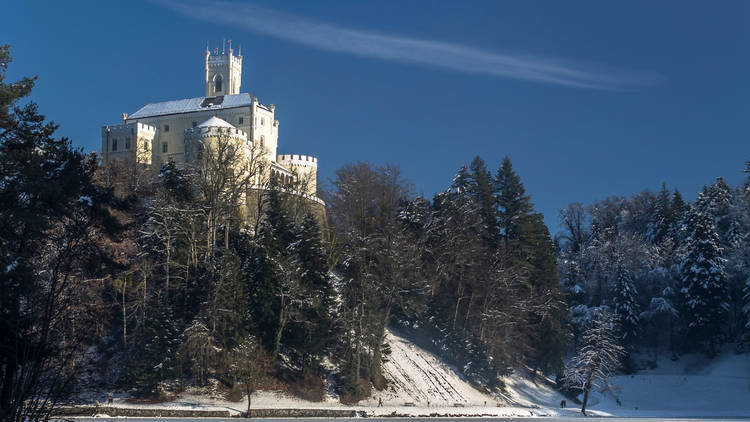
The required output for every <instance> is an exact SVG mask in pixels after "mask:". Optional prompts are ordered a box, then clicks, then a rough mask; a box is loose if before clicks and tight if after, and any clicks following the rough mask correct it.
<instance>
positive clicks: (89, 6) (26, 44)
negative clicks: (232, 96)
mask: <svg viewBox="0 0 750 422" xmlns="http://www.w3.org/2000/svg"><path fill="white" fill-rule="evenodd" d="M3 9H4V12H5V14H6V16H8V17H9V18H10V19H6V20H5V21H4V22H3V26H2V28H0V42H3V43H9V44H11V52H12V54H13V57H14V62H13V63H12V64H11V67H10V69H9V72H8V73H9V76H10V79H11V80H13V79H17V78H19V77H20V76H22V75H32V74H36V75H39V82H38V84H37V87H36V88H35V91H34V94H33V97H32V98H33V99H34V100H35V101H37V102H38V103H39V105H40V108H41V111H42V112H43V113H44V114H46V115H47V116H49V117H50V118H52V119H54V120H55V121H57V122H58V123H59V124H60V125H61V128H60V132H59V133H60V134H61V135H65V136H69V137H70V138H72V140H73V142H74V144H75V145H77V146H80V147H82V148H84V149H85V150H87V151H88V150H97V149H98V148H99V142H100V140H99V130H100V126H102V125H104V124H111V123H117V122H118V121H119V119H120V114H121V113H123V112H126V113H133V112H135V111H136V110H137V109H138V108H140V107H141V106H142V105H144V104H146V103H149V102H155V101H165V100H171V99H179V98H189V97H196V96H201V95H203V92H204V81H203V51H204V49H205V43H206V41H207V40H209V41H210V42H211V46H212V47H214V46H216V45H218V44H220V43H221V40H222V38H230V37H231V38H232V39H233V40H234V45H235V46H236V45H237V44H240V45H242V53H243V56H244V72H243V81H242V91H243V92H250V93H252V94H253V95H255V96H257V97H259V98H260V100H261V101H262V102H263V103H265V104H271V103H272V104H275V105H276V106H277V108H276V115H277V118H278V119H279V120H280V122H281V125H280V139H279V143H280V152H282V153H302V154H310V155H315V156H317V157H319V160H320V169H319V178H320V179H321V180H323V181H325V180H327V179H328V178H329V177H330V176H331V175H332V174H333V171H334V170H335V169H337V168H339V167H340V166H341V165H343V164H345V163H348V162H354V161H357V160H367V161H370V162H372V163H374V164H384V163H393V164H397V165H400V166H401V168H402V170H403V172H404V175H405V176H406V177H407V178H409V179H411V180H412V181H413V182H414V185H415V186H416V188H417V191H418V192H423V193H424V194H425V195H426V196H428V197H431V196H432V195H433V194H434V193H435V192H438V191H440V190H443V189H445V188H447V187H448V185H449V184H450V181H451V178H452V177H453V175H454V174H455V172H456V170H457V169H458V167H459V166H460V165H461V164H462V163H468V162H470V161H471V159H472V158H473V157H474V156H475V155H477V154H479V155H481V156H482V157H483V158H484V159H485V160H486V161H487V162H488V164H489V165H490V167H492V168H493V169H494V168H496V167H497V165H498V164H499V163H500V161H501V160H502V159H503V157H504V156H505V155H508V156H510V158H511V160H512V161H513V164H514V166H515V167H516V170H517V171H518V172H519V174H520V175H521V178H522V180H523V182H524V184H525V185H526V188H527V191H528V192H529V193H530V194H531V195H532V200H533V202H534V203H535V205H536V207H537V209H538V210H540V211H541V212H543V213H544V214H545V216H546V221H547V223H548V224H549V225H550V226H551V227H550V228H551V229H552V231H553V232H555V231H557V230H558V227H557V217H556V216H557V210H558V209H560V208H562V207H564V206H565V205H566V204H567V203H569V202H574V201H580V202H584V203H589V202H591V201H593V200H596V199H601V198H604V197H606V196H610V195H629V194H631V193H634V192H637V191H640V190H643V189H646V188H649V189H652V190H656V189H658V188H659V186H660V184H661V182H662V181H664V182H666V183H667V184H668V185H669V186H670V187H677V188H679V189H680V190H681V191H682V192H683V193H684V194H685V196H686V197H688V198H690V199H692V198H694V196H695V195H696V193H697V191H698V190H699V189H700V187H701V186H702V185H703V184H708V183H711V182H712V180H713V179H714V178H715V177H718V176H723V177H725V178H726V179H727V180H728V181H729V182H730V183H731V184H732V185H736V184H738V183H739V182H740V181H741V180H742V178H743V174H742V169H743V168H744V162H745V160H748V159H750V101H749V99H750V82H749V79H750V54H748V51H749V50H748V47H749V46H750V25H748V22H749V21H750V2H746V1H729V0H726V1H721V2H711V1H704V2H694V1H673V2H670V1H659V2H653V1H642V2H641V1H630V2H602V1H570V2H559V1H551V0H550V1H516V2H511V1H503V2H500V1H480V0H474V1H466V2H454V1H438V0H426V1H404V0H399V1H395V0H394V1H390V0H388V1H385V0H384V1H377V2H375V1H373V2H364V1H343V0H340V1H316V2H313V1H306V0H300V1H285V2H270V1H251V2H232V1H208V0H198V1H195V0H192V1H189V2H179V1H176V0H158V1H148V2H138V1H128V2H99V1H73V2H32V1H28V2H26V1H13V2H12V3H11V4H6V5H4V6H3Z"/></svg>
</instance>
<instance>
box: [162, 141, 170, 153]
mask: <svg viewBox="0 0 750 422" xmlns="http://www.w3.org/2000/svg"><path fill="white" fill-rule="evenodd" d="M168 145H169V144H168V143H167V142H164V143H163V144H161V152H164V153H166V152H167V151H169V147H168Z"/></svg>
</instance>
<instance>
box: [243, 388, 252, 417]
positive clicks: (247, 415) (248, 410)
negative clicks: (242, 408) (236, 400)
mask: <svg viewBox="0 0 750 422" xmlns="http://www.w3.org/2000/svg"><path fill="white" fill-rule="evenodd" d="M245 382H246V384H245V390H246V391H247V413H246V414H245V417H246V418H249V417H250V400H251V398H250V396H251V394H253V391H252V390H251V389H250V382H249V381H247V380H245Z"/></svg>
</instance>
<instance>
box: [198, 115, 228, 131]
mask: <svg viewBox="0 0 750 422" xmlns="http://www.w3.org/2000/svg"><path fill="white" fill-rule="evenodd" d="M198 127H231V128H232V129H234V126H232V125H231V124H229V123H228V122H227V121H226V120H224V119H220V118H219V117H217V116H214V117H212V118H210V119H208V120H206V121H205V122H203V123H201V124H199V125H198Z"/></svg>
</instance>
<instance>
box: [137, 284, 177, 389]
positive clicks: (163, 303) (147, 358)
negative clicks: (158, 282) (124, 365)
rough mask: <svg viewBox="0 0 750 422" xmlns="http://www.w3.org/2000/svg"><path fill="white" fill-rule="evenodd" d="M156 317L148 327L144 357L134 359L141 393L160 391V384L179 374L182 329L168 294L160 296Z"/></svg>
mask: <svg viewBox="0 0 750 422" xmlns="http://www.w3.org/2000/svg"><path fill="white" fill-rule="evenodd" d="M154 302H155V303H152V306H154V307H156V310H155V311H156V312H155V317H154V318H153V319H152V320H151V321H150V322H149V324H148V326H147V328H146V336H145V342H144V346H143V349H142V354H141V356H140V357H139V358H138V359H136V360H135V361H134V362H133V370H132V377H133V380H134V383H135V393H136V395H138V396H142V397H143V396H151V395H154V394H158V387H159V383H160V382H161V381H163V380H166V379H168V378H172V377H174V376H175V375H176V369H177V350H178V347H179V344H180V341H179V336H180V333H181V330H180V328H179V326H178V324H177V322H176V321H175V318H174V315H173V313H172V307H171V306H170V304H169V302H168V301H167V295H166V293H162V294H160V295H157V298H156V300H155V301H154Z"/></svg>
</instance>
